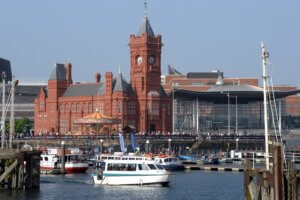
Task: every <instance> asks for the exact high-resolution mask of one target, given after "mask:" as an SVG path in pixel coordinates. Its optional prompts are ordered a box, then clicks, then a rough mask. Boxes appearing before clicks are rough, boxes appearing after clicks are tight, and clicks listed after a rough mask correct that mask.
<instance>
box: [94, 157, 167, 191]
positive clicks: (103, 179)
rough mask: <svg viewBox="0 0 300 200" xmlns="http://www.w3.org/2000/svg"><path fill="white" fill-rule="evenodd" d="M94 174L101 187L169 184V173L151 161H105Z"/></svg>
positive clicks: (96, 182) (95, 180)
mask: <svg viewBox="0 0 300 200" xmlns="http://www.w3.org/2000/svg"><path fill="white" fill-rule="evenodd" d="M100 164H101V165H100V169H99V171H97V173H94V174H92V177H93V181H94V183H95V184H99V185H149V184H161V185H163V186H166V185H168V183H169V173H168V172H167V171H166V170H165V169H164V168H163V167H162V166H161V165H157V164H155V163H154V161H150V160H105V161H103V162H101V163H100Z"/></svg>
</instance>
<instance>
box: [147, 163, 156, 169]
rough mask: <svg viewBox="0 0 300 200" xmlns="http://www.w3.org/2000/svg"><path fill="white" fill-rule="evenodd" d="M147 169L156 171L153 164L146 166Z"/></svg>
mask: <svg viewBox="0 0 300 200" xmlns="http://www.w3.org/2000/svg"><path fill="white" fill-rule="evenodd" d="M148 167H149V168H150V169H151V170H156V167H155V165H153V164H148Z"/></svg>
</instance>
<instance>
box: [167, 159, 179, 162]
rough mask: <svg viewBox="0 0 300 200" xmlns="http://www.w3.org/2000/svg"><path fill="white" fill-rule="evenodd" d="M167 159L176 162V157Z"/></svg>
mask: <svg viewBox="0 0 300 200" xmlns="http://www.w3.org/2000/svg"><path fill="white" fill-rule="evenodd" d="M169 159H170V162H178V159H177V158H169Z"/></svg>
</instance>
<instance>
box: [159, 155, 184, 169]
mask: <svg viewBox="0 0 300 200" xmlns="http://www.w3.org/2000/svg"><path fill="white" fill-rule="evenodd" d="M154 162H155V163H156V164H159V165H161V166H163V167H164V168H165V169H166V170H167V171H183V170H184V166H183V164H182V163H181V162H180V161H179V159H178V158H177V157H172V156H167V157H161V156H158V157H155V158H154Z"/></svg>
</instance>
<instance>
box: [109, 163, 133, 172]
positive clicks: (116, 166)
mask: <svg viewBox="0 0 300 200" xmlns="http://www.w3.org/2000/svg"><path fill="white" fill-rule="evenodd" d="M107 171H136V164H127V163H122V164H121V163H108V165H107Z"/></svg>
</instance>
